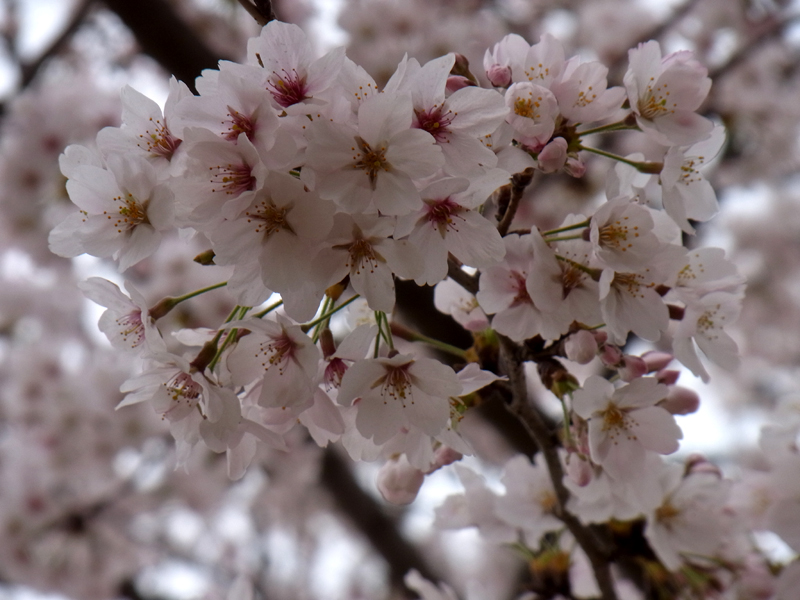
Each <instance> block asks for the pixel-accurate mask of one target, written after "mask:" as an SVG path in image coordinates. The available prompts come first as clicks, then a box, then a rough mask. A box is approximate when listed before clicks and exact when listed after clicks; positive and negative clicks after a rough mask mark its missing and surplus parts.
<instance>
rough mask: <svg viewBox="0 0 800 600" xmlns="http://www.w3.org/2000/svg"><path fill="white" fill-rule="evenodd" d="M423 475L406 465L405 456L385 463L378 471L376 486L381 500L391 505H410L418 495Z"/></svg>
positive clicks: (423, 478) (423, 479)
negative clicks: (381, 497)
mask: <svg viewBox="0 0 800 600" xmlns="http://www.w3.org/2000/svg"><path fill="white" fill-rule="evenodd" d="M424 481H425V475H424V474H423V473H422V471H420V470H419V469H417V468H416V467H412V466H411V465H410V464H409V463H408V459H407V458H406V455H405V454H402V455H401V456H400V457H399V458H397V459H392V460H390V461H388V462H387V463H385V464H384V465H383V466H382V467H381V468H380V470H379V471H378V477H377V482H376V484H377V486H378V491H379V492H380V493H381V496H383V499H384V500H386V501H387V502H391V503H392V504H401V505H402V504H411V503H412V502H413V501H414V499H415V498H416V497H417V494H418V493H419V489H420V488H421V487H422V483H423V482H424Z"/></svg>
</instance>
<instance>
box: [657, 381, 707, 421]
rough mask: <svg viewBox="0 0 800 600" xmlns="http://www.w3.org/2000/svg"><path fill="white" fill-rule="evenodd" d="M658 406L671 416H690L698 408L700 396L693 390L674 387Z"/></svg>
mask: <svg viewBox="0 0 800 600" xmlns="http://www.w3.org/2000/svg"><path fill="white" fill-rule="evenodd" d="M658 405H659V406H660V407H661V408H663V409H664V410H666V411H667V412H669V413H671V414H673V415H690V414H692V413H693V412H697V409H698V408H700V396H698V395H697V392H695V391H694V390H690V389H689V388H685V387H680V386H679V385H676V386H674V387H671V388H670V390H669V394H667V397H666V398H664V399H663V400H662V401H661V402H659V403H658Z"/></svg>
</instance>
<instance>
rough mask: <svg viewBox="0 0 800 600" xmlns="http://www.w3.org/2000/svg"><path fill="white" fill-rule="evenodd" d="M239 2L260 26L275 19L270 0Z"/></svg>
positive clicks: (241, 0)
mask: <svg viewBox="0 0 800 600" xmlns="http://www.w3.org/2000/svg"><path fill="white" fill-rule="evenodd" d="M239 4H241V5H242V7H243V8H244V9H245V10H246V11H247V12H248V14H249V15H250V16H251V17H253V19H255V21H256V23H258V24H259V25H261V26H262V27H263V26H264V25H266V24H267V23H269V22H270V21H273V20H275V12H274V11H273V10H272V2H270V0H239Z"/></svg>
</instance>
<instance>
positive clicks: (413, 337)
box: [392, 328, 467, 360]
mask: <svg viewBox="0 0 800 600" xmlns="http://www.w3.org/2000/svg"><path fill="white" fill-rule="evenodd" d="M392 330H393V331H395V329H394V328H392ZM398 333H400V335H399V336H398V337H401V338H403V339H405V340H408V341H409V342H423V343H425V344H428V345H429V346H433V347H434V348H437V349H439V350H441V351H442V352H447V353H448V354H452V355H453V356H457V357H458V358H460V359H463V360H467V352H466V351H465V350H462V349H461V348H459V347H457V346H452V345H450V344H448V343H446V342H442V341H440V340H437V339H435V338H431V337H428V336H427V335H423V334H422V333H418V332H416V331H412V330H410V329H405V328H403V330H402V331H400V332H398Z"/></svg>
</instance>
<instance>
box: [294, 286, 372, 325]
mask: <svg viewBox="0 0 800 600" xmlns="http://www.w3.org/2000/svg"><path fill="white" fill-rule="evenodd" d="M357 298H360V296H359V295H358V294H356V295H355V296H353V297H352V298H350V299H349V300H347V301H346V302H342V303H341V304H340V305H339V306H337V307H336V308H334V309H332V310H330V311H328V312H326V313H325V314H323V315H320V316H319V317H317V318H316V319H314V320H313V321H311V322H309V323H306V324H305V325H303V327H302V329H303V331H304V332H306V333H307V332H308V331H310V330H311V328H312V327H314V325H317V324H318V323H322V322H323V321H325V320H327V319H330V318H331V315H333V314H335V313H337V312H339V311H340V310H342V309H343V308H344V307H345V306H347V305H348V304H350V303H351V302H354V301H355V300H356V299H357Z"/></svg>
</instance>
